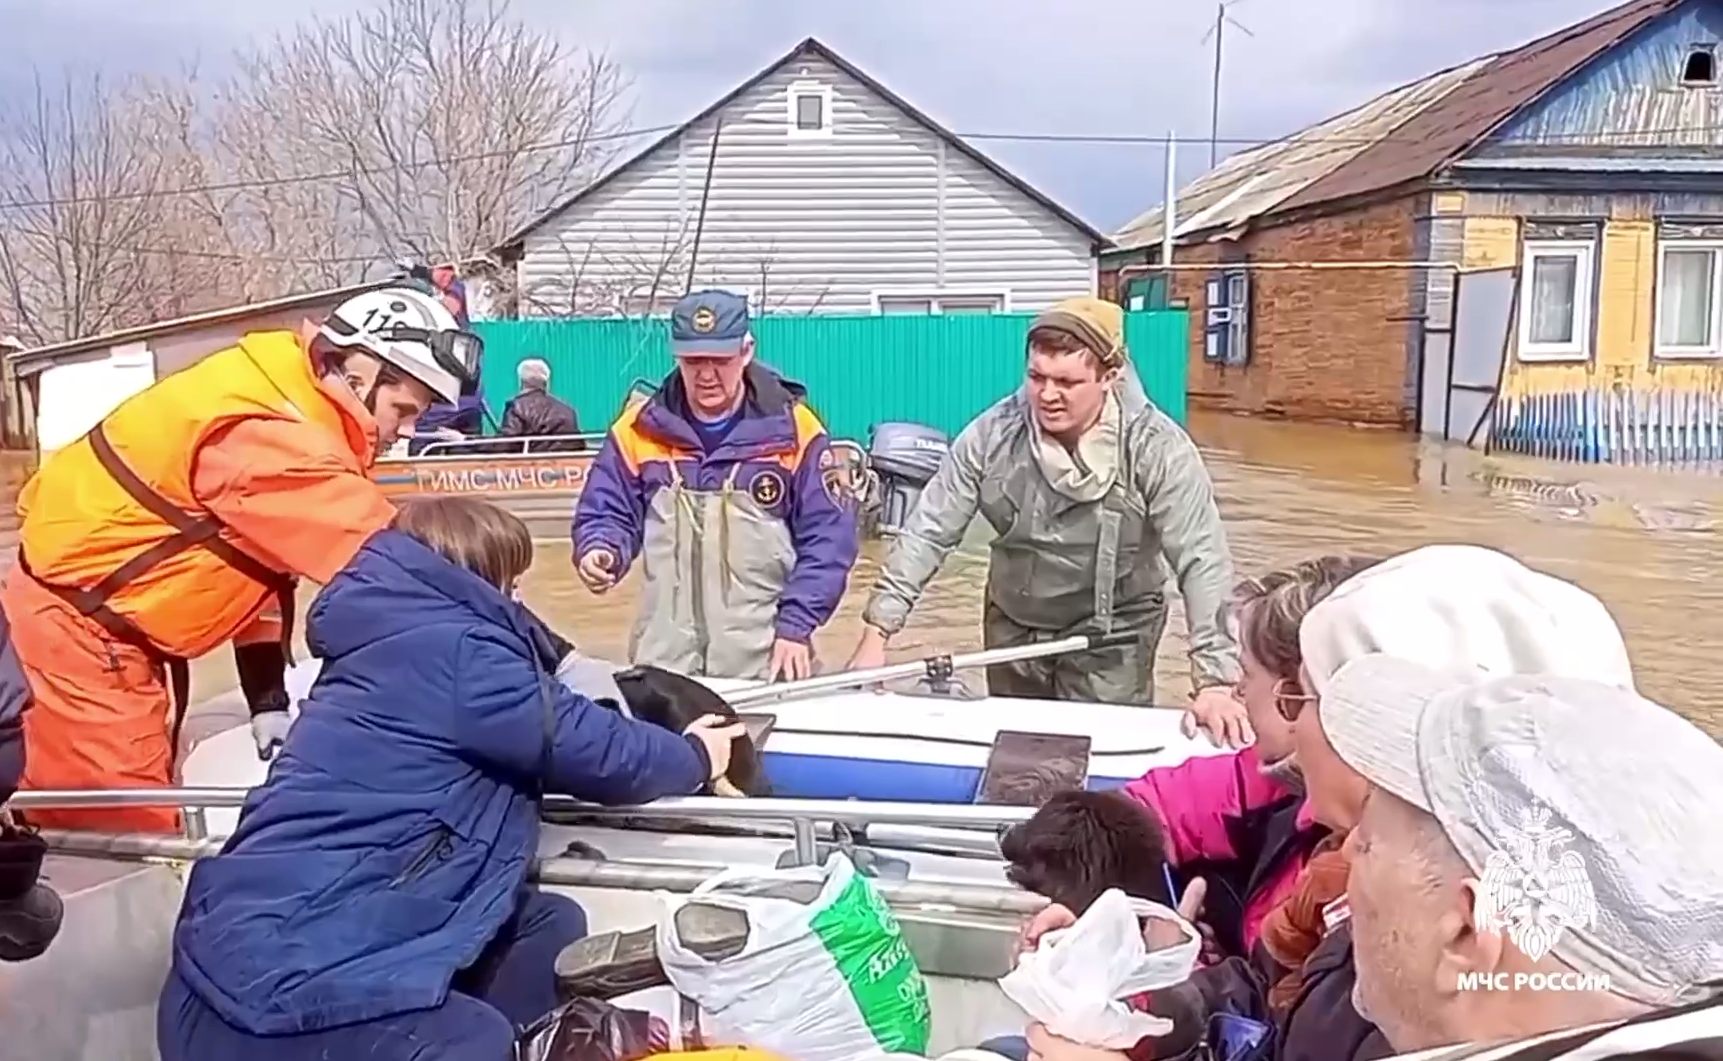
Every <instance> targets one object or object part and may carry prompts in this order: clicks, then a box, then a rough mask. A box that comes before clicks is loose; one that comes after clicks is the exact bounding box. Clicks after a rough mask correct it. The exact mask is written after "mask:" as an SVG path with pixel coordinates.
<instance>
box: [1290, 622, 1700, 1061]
mask: <svg viewBox="0 0 1723 1061" xmlns="http://www.w3.org/2000/svg"><path fill="white" fill-rule="evenodd" d="M1320 718H1321V723H1322V728H1323V731H1324V734H1325V735H1326V737H1327V739H1328V741H1329V742H1330V743H1331V744H1332V745H1333V748H1334V751H1335V752H1336V754H1338V755H1339V757H1340V758H1341V759H1342V760H1344V761H1345V762H1346V763H1347V764H1348V765H1350V766H1351V767H1352V768H1353V769H1354V770H1356V771H1358V772H1359V773H1360V774H1362V775H1363V776H1364V777H1365V778H1366V779H1367V780H1368V781H1369V782H1370V786H1371V788H1370V795H1369V798H1368V800H1367V801H1366V803H1365V806H1364V810H1363V814H1362V817H1361V818H1360V820H1359V824H1358V827H1357V828H1356V829H1355V830H1354V831H1353V832H1352V834H1351V835H1350V837H1349V838H1348V841H1347V845H1346V851H1347V855H1348V858H1349V861H1350V863H1351V875H1350V879H1349V883H1348V892H1349V894H1348V899H1349V902H1350V906H1351V918H1352V931H1353V941H1354V946H1355V948H1356V961H1357V965H1358V984H1357V987H1356V989H1355V991H1354V997H1355V999H1356V1001H1357V1003H1358V1005H1359V1008H1360V1011H1361V1012H1364V1013H1365V1014H1367V1015H1368V1016H1369V1017H1370V1018H1371V1019H1373V1020H1375V1022H1376V1023H1377V1024H1378V1025H1379V1026H1380V1027H1381V1028H1382V1030H1383V1031H1384V1032H1385V1033H1386V1034H1387V1036H1388V1038H1389V1041H1390V1042H1392V1043H1393V1045H1394V1046H1395V1048H1396V1049H1398V1050H1401V1051H1411V1050H1423V1049H1429V1048H1432V1047H1438V1046H1444V1045H1447V1044H1451V1043H1461V1042H1470V1043H1476V1042H1490V1041H1500V1040H1504V1039H1520V1038H1526V1037H1534V1036H1535V1037H1540V1038H1539V1040H1538V1042H1537V1044H1536V1045H1535V1046H1534V1045H1530V1044H1528V1045H1527V1046H1526V1047H1525V1048H1524V1052H1523V1055H1522V1052H1521V1051H1519V1050H1515V1049H1507V1050H1496V1051H1489V1052H1487V1055H1486V1054H1483V1053H1480V1054H1478V1056H1489V1057H1518V1056H1525V1057H1528V1058H1529V1057H1536V1058H1539V1059H1541V1061H1554V1059H1557V1058H1562V1057H1570V1056H1571V1057H1576V1058H1577V1057H1581V1056H1583V1057H1587V1058H1604V1057H1621V1056H1634V1055H1635V1054H1639V1056H1657V1057H1676V1056H1681V1057H1694V1058H1716V1057H1720V1056H1723V1007H1720V1004H1719V1003H1720V998H1719V992H1720V991H1723V815H1720V814H1718V813H1717V808H1718V806H1719V804H1720V803H1723V748H1720V747H1719V746H1718V744H1717V743H1716V742H1715V741H1713V740H1712V739H1711V738H1710V737H1709V736H1707V735H1706V734H1705V733H1703V732H1702V731H1700V730H1699V729H1698V728H1697V727H1696V726H1694V725H1693V724H1691V723H1689V722H1687V721H1686V720H1684V719H1682V718H1681V717H1679V716H1678V715H1676V714H1675V713H1674V712H1672V711H1669V710H1667V709H1665V708H1663V707H1660V706H1659V705H1657V704H1654V703H1651V702H1649V701H1647V700H1645V699H1643V698H1641V697H1640V696H1638V695H1636V694H1635V693H1633V692H1631V691H1630V690H1627V689H1624V688H1622V687H1620V686H1619V685H1613V684H1606V683H1603V682H1594V681H1587V680H1584V679H1579V678H1568V677H1558V676H1549V675H1545V676H1508V677H1493V678H1485V677H1484V676H1482V675H1480V674H1477V673H1459V672H1455V671H1436V670H1431V669H1428V668H1425V667H1423V666H1420V665H1418V664H1415V663H1412V662H1410V661H1407V660H1404V659H1401V658H1399V657H1395V656H1388V655H1383V654H1375V655H1370V656H1365V657H1363V658H1361V659H1357V660H1354V661H1353V662H1351V663H1348V664H1347V665H1345V666H1344V667H1342V668H1341V669H1340V670H1339V671H1338V672H1337V673H1336V674H1335V675H1334V677H1333V679H1332V680H1331V681H1330V682H1329V683H1328V685H1327V688H1326V689H1324V691H1323V694H1322V702H1321V706H1320ZM1657 1048H1662V1050H1663V1051H1664V1052H1655V1053H1653V1051H1654V1050H1656V1049H1657ZM1470 1055H1471V1052H1462V1053H1457V1054H1452V1055H1450V1054H1446V1053H1444V1054H1443V1055H1442V1056H1444V1057H1448V1056H1470Z"/></svg>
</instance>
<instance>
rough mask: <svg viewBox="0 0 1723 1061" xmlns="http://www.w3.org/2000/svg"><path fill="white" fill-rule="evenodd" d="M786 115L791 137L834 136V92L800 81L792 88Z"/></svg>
mask: <svg viewBox="0 0 1723 1061" xmlns="http://www.w3.org/2000/svg"><path fill="white" fill-rule="evenodd" d="M787 102H788V107H787V110H786V113H787V114H788V117H789V123H790V135H791V136H793V137H821V136H830V135H831V134H832V90H831V88H830V87H828V86H826V85H821V84H817V83H815V82H811V81H798V82H796V83H795V84H793V85H791V86H790V90H789V94H788V101H787Z"/></svg>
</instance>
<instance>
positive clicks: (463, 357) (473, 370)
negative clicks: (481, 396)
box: [382, 325, 485, 386]
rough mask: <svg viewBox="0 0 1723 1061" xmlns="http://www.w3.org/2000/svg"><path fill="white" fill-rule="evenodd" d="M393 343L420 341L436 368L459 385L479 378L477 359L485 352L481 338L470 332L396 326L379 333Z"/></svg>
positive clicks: (470, 382)
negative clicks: (448, 375)
mask: <svg viewBox="0 0 1723 1061" xmlns="http://www.w3.org/2000/svg"><path fill="white" fill-rule="evenodd" d="M382 337H383V338H384V339H386V340H390V341H393V342H404V343H421V344H423V345H424V346H425V348H426V349H428V350H430V351H431V357H432V358H434V359H435V360H436V362H437V367H438V368H441V369H442V370H443V371H445V372H447V373H449V374H450V375H451V376H454V377H455V378H456V379H457V380H459V381H460V382H461V384H462V385H463V386H467V385H472V384H476V383H477V382H478V381H479V362H480V361H481V360H482V359H483V357H484V353H485V341H484V340H483V339H481V338H479V337H478V336H477V335H474V334H473V333H472V332H443V331H436V332H433V331H429V330H427V329H424V328H409V327H405V326H401V325H397V326H396V327H394V328H391V329H389V330H387V331H385V332H383V333H382Z"/></svg>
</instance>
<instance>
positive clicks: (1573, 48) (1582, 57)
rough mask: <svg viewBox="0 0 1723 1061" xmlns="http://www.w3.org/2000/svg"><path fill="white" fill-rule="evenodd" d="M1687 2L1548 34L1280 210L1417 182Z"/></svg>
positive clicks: (1639, 0) (1624, 11) (1607, 15)
mask: <svg viewBox="0 0 1723 1061" xmlns="http://www.w3.org/2000/svg"><path fill="white" fill-rule="evenodd" d="M1686 2H1688V0H1631V2H1630V3H1626V4H1622V5H1621V6H1620V7H1616V8H1612V9H1610V10H1608V11H1605V12H1604V13H1603V14H1601V15H1597V16H1595V17H1593V18H1589V19H1587V20H1585V21H1584V22H1581V23H1579V24H1578V25H1576V26H1569V27H1568V28H1567V29H1564V30H1560V31H1558V32H1556V33H1552V34H1550V35H1549V36H1547V37H1543V38H1540V39H1538V40H1535V41H1533V42H1531V43H1530V44H1527V45H1525V46H1523V47H1521V48H1517V49H1515V50H1514V51H1511V52H1506V53H1504V54H1502V55H1501V56H1498V57H1497V58H1496V59H1495V61H1494V62H1491V63H1490V64H1489V65H1488V66H1486V67H1484V68H1483V69H1482V70H1480V71H1478V73H1477V74H1476V75H1475V76H1474V77H1472V78H1471V79H1470V80H1468V81H1467V82H1466V83H1465V84H1463V85H1461V86H1459V87H1458V88H1456V89H1455V90H1454V91H1453V92H1451V93H1449V94H1448V95H1447V96H1445V97H1443V98H1442V100H1441V103H1440V105H1438V106H1434V107H1430V108H1428V109H1427V110H1424V111H1423V112H1421V113H1419V114H1417V115H1415V116H1413V117H1412V119H1411V120H1410V121H1408V122H1406V123H1405V124H1404V125H1402V126H1401V127H1400V128H1399V129H1398V130H1396V131H1395V133H1394V136H1393V138H1392V139H1391V140H1385V141H1383V142H1382V143H1380V144H1378V145H1376V146H1375V147H1373V148H1371V149H1370V150H1368V151H1366V152H1364V153H1363V154H1361V155H1359V156H1358V157H1357V158H1356V159H1353V160H1352V162H1351V163H1349V164H1348V165H1347V166H1346V167H1345V168H1344V169H1341V170H1337V171H1335V172H1334V173H1331V174H1329V175H1328V176H1327V177H1326V178H1325V179H1323V180H1320V181H1317V182H1316V183H1314V184H1312V185H1310V186H1309V187H1307V188H1305V189H1304V190H1303V191H1301V192H1300V193H1299V194H1297V195H1295V196H1293V197H1292V198H1291V199H1288V200H1287V201H1286V203H1285V204H1284V206H1285V208H1286V209H1295V208H1297V207H1301V206H1313V205H1315V204H1317V203H1324V202H1331V201H1333V200H1335V199H1345V198H1349V197H1351V196H1354V195H1364V194H1366V193H1369V192H1374V191H1380V190H1382V189H1384V188H1392V187H1394V186H1395V185H1397V184H1403V183H1405V182H1407V181H1413V180H1421V179H1423V178H1425V177H1428V176H1429V175H1430V174H1432V173H1434V172H1435V171H1436V170H1437V169H1439V168H1441V167H1442V166H1443V165H1444V164H1446V163H1448V162H1451V161H1453V160H1454V159H1455V158H1456V157H1458V156H1459V155H1461V154H1464V153H1465V152H1466V151H1468V150H1470V149H1471V148H1472V147H1474V146H1476V145H1477V143H1478V142H1479V141H1480V140H1482V139H1484V138H1485V137H1486V136H1488V135H1489V134H1490V133H1492V132H1494V131H1496V129H1498V128H1500V127H1501V125H1502V123H1504V122H1506V121H1507V120H1508V119H1510V118H1512V117H1513V116H1514V115H1515V114H1518V113H1519V112H1520V111H1521V110H1523V109H1524V108H1525V107H1526V106H1528V105H1529V104H1531V103H1534V102H1536V101H1537V100H1539V99H1541V98H1543V96H1544V95H1545V94H1546V93H1548V92H1549V90H1550V89H1552V88H1554V87H1555V86H1556V85H1558V84H1560V83H1561V82H1562V81H1565V80H1566V79H1567V78H1568V76H1569V75H1571V74H1573V73H1574V72H1575V71H1576V70H1578V69H1580V68H1581V67H1583V66H1585V65H1586V64H1587V63H1589V62H1591V61H1592V60H1593V59H1595V58H1597V57H1598V56H1600V55H1602V54H1603V53H1604V52H1606V51H1608V50H1609V49H1610V48H1611V47H1613V46H1614V45H1616V44H1617V43H1619V42H1620V41H1621V40H1622V39H1623V38H1624V37H1626V36H1628V35H1629V34H1631V33H1634V32H1636V31H1637V30H1639V29H1641V28H1643V27H1644V26H1645V25H1646V23H1648V22H1651V21H1652V20H1654V19H1656V18H1659V17H1661V16H1662V15H1665V14H1667V13H1669V12H1670V11H1673V10H1675V9H1676V8H1677V7H1680V6H1681V5H1682V4H1683V3H1686Z"/></svg>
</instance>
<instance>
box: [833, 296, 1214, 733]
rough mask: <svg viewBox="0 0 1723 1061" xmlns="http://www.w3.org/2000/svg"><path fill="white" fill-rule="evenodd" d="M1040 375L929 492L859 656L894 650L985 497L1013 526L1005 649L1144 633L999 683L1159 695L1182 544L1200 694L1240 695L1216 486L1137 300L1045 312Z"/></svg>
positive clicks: (982, 428) (973, 434) (874, 658)
mask: <svg viewBox="0 0 1723 1061" xmlns="http://www.w3.org/2000/svg"><path fill="white" fill-rule="evenodd" d="M1027 377H1028V378H1027V383H1026V385H1025V386H1024V388H1023V389H1022V390H1021V391H1019V392H1017V393H1015V394H1012V395H1011V396H1010V397H1007V398H1005V399H1003V400H1001V401H1000V402H998V403H997V404H995V405H994V406H993V407H992V408H990V409H988V410H987V411H986V412H984V413H982V414H981V415H980V416H979V417H977V418H976V419H975V420H973V421H972V422H971V423H970V424H969V426H968V427H966V428H964V429H963V432H962V433H961V434H959V435H958V436H957V440H956V441H955V442H954V443H953V444H952V449H951V453H950V454H949V455H948V456H947V457H946V459H945V461H944V463H943V464H942V465H941V466H940V469H939V472H938V473H937V474H936V475H935V476H934V477H933V480H932V481H931V482H930V483H928V485H927V488H926V489H925V490H924V491H922V494H921V499H920V501H919V502H918V503H917V504H916V506H915V508H914V510H913V512H912V513H911V514H910V517H909V520H908V524H907V526H905V528H904V530H903V532H902V533H901V534H900V535H899V537H898V539H897V540H896V542H894V543H893V545H892V549H891V555H890V557H889V558H888V559H887V561H886V564H885V568H884V570H883V571H882V572H881V573H880V577H879V581H878V582H877V583H876V584H875V586H874V589H873V594H872V596H871V597H870V598H869V600H868V603H867V608H866V610H865V611H864V612H863V619H864V621H865V622H866V624H867V625H866V628H865V632H864V633H863V635H862V639H861V643H860V644H859V645H858V646H857V648H856V651H855V654H854V656H853V657H852V658H851V660H850V666H851V668H852V669H862V668H865V667H873V666H878V665H880V664H882V663H883V662H884V659H885V647H886V642H887V640H888V639H890V638H891V637H892V635H894V634H896V633H897V632H898V631H899V630H901V629H902V628H903V626H904V623H905V622H907V621H908V619H909V613H910V610H911V609H913V608H914V607H915V603H916V601H917V600H918V599H919V598H920V596H921V593H922V590H923V589H924V588H925V587H926V586H927V583H928V580H930V579H931V578H932V577H933V575H934V573H935V572H936V571H938V570H939V567H940V565H941V564H942V563H944V561H945V558H946V557H947V556H948V555H950V553H951V550H952V549H953V548H954V547H956V545H957V544H958V542H959V541H960V540H961V539H962V537H963V534H964V531H965V530H966V529H967V528H968V526H969V524H970V522H971V521H972V520H973V519H974V518H975V515H976V513H977V512H979V513H981V514H982V515H983V516H985V517H986V519H987V522H988V523H989V524H991V525H992V527H993V530H994V532H995V534H996V535H997V537H996V538H995V539H994V542H993V546H992V560H991V563H990V564H989V568H988V577H987V592H986V601H985V612H984V617H983V639H984V641H985V643H986V645H987V647H988V648H1004V647H1009V646H1015V645H1022V644H1027V643H1031V642H1035V641H1050V640H1057V639H1060V638H1065V637H1070V636H1072V635H1075V634H1094V633H1104V632H1113V631H1118V630H1135V631H1138V632H1140V634H1141V637H1140V638H1139V639H1138V640H1137V641H1136V642H1134V643H1132V644H1130V645H1127V646H1124V647H1120V648H1108V649H1103V650H1100V651H1097V652H1088V653H1081V654H1067V655H1063V656H1056V657H1051V658H1048V659H1042V660H1031V661H1027V662H1022V663H1013V664H1006V665H1002V666H995V667H989V668H988V671H987V685H988V691H989V692H990V693H992V694H993V695H994V696H1011V697H1025V698H1034V699H1057V700H1096V701H1102V702H1105V703H1121V704H1148V703H1153V701H1154V692H1155V683H1154V664H1155V650H1156V647H1157V646H1158V644H1159V642H1160V639H1161V634H1162V631H1163V630H1164V629H1165V627H1166V618H1167V602H1166V597H1165V594H1164V593H1163V589H1164V585H1165V581H1166V576H1165V572H1164V570H1163V568H1162V560H1161V558H1162V557H1163V556H1165V557H1166V560H1167V562H1168V563H1170V565H1171V567H1172V571H1173V576H1174V578H1175V579H1176V580H1177V582H1178V589H1179V592H1180V594H1181V595H1182V596H1183V597H1184V602H1185V614H1186V616H1187V619H1188V623H1189V626H1190V640H1191V649H1190V660H1191V685H1192V692H1193V694H1194V695H1195V697H1196V698H1197V700H1198V701H1199V705H1200V706H1207V704H1206V702H1208V701H1213V700H1215V699H1217V698H1219V699H1225V700H1230V699H1231V688H1232V685H1233V683H1234V682H1235V681H1237V680H1238V676H1239V661H1238V646H1237V644H1236V642H1235V641H1234V639H1233V636H1232V634H1231V632H1230V630H1229V627H1228V623H1227V620H1226V604H1227V600H1228V597H1229V595H1230V593H1231V592H1232V582H1233V574H1232V557H1231V553H1230V552H1229V550H1228V549H1227V543H1226V533H1225V531H1224V530H1223V529H1222V527H1221V521H1220V512H1219V510H1218V509H1217V508H1216V507H1215V499H1214V487H1213V485H1212V484H1211V483H1210V481H1209V477H1208V472H1207V470H1206V469H1205V468H1204V467H1203V463H1202V458H1201V456H1199V455H1198V453H1197V449H1196V446H1195V445H1194V444H1193V443H1192V442H1191V440H1190V436H1188V435H1186V434H1185V432H1184V431H1183V430H1182V429H1181V428H1180V427H1179V426H1178V424H1176V423H1174V422H1173V420H1172V419H1171V418H1170V417H1168V416H1167V415H1166V414H1165V413H1163V412H1161V411H1160V410H1159V409H1157V408H1155V407H1154V406H1153V405H1152V404H1150V402H1149V400H1148V397H1147V396H1146V395H1145V394H1144V393H1143V389H1142V384H1141V383H1140V382H1139V381H1138V379H1137V376H1136V373H1135V372H1134V371H1133V370H1132V368H1131V366H1130V365H1129V364H1128V363H1127V356H1126V350H1125V342H1124V311H1123V310H1122V309H1121V308H1120V307H1118V306H1116V305H1113V304H1112V303H1109V302H1104V301H1102V300H1100V299H1094V298H1073V299H1067V300H1065V301H1063V302H1061V303H1059V304H1058V305H1056V306H1054V307H1053V308H1052V309H1050V310H1048V311H1046V312H1045V313H1043V314H1041V315H1040V316H1039V317H1038V318H1036V320H1035V322H1034V324H1033V325H1032V326H1031V328H1030V330H1029V343H1028V371H1027Z"/></svg>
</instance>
